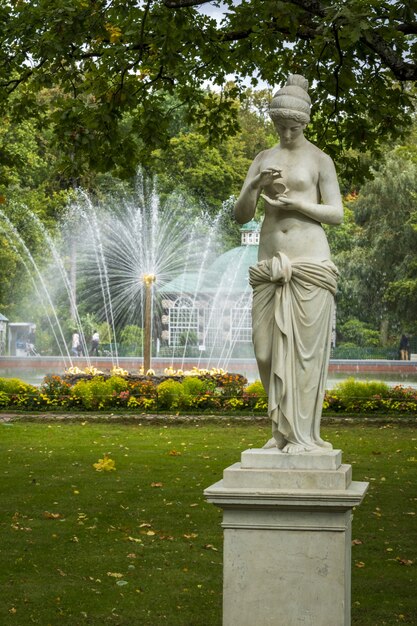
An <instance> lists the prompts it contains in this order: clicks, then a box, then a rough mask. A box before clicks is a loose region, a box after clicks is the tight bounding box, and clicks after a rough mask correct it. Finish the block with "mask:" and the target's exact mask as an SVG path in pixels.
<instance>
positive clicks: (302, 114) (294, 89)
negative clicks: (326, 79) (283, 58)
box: [269, 74, 311, 124]
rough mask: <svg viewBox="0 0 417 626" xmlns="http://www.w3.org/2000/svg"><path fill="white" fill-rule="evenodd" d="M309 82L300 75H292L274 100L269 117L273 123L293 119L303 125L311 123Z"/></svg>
mask: <svg viewBox="0 0 417 626" xmlns="http://www.w3.org/2000/svg"><path fill="white" fill-rule="evenodd" d="M307 89H308V80H307V79H306V78H304V76H300V75H299V74H290V75H289V76H288V79H287V82H286V84H285V86H284V87H282V89H279V90H278V91H277V92H276V94H275V95H274V97H273V98H272V102H271V105H270V107H269V115H270V117H271V119H272V121H273V122H277V121H279V120H281V119H292V120H295V121H297V122H299V123H301V124H308V122H309V121H310V108H311V100H310V96H309V95H308V92H307Z"/></svg>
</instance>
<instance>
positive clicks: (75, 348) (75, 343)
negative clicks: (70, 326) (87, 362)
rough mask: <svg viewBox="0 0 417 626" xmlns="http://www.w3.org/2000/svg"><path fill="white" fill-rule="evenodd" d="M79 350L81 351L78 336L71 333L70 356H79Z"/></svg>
mask: <svg viewBox="0 0 417 626" xmlns="http://www.w3.org/2000/svg"><path fill="white" fill-rule="evenodd" d="M80 349H81V343H80V335H79V334H78V333H77V332H75V333H73V335H72V340H71V354H72V356H80Z"/></svg>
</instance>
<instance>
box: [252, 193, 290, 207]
mask: <svg viewBox="0 0 417 626" xmlns="http://www.w3.org/2000/svg"><path fill="white" fill-rule="evenodd" d="M261 198H263V199H264V200H266V201H267V202H268V204H270V205H271V206H273V207H276V208H277V209H284V208H285V209H287V210H289V211H290V210H291V209H295V208H297V207H296V206H295V204H296V203H295V202H293V201H292V200H290V198H288V197H287V196H286V195H285V194H280V195H277V196H274V197H271V196H268V194H266V193H261ZM287 201H289V202H287ZM293 205H294V206H293Z"/></svg>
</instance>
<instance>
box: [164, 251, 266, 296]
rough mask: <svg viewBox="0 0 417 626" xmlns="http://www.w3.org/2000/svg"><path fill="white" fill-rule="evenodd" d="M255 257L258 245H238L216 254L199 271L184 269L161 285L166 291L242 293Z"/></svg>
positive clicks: (246, 284)
mask: <svg viewBox="0 0 417 626" xmlns="http://www.w3.org/2000/svg"><path fill="white" fill-rule="evenodd" d="M257 260H258V246H238V247H236V248H233V249H232V250H228V251H227V252H225V253H224V254H222V255H221V256H219V257H218V258H217V259H216V260H215V261H214V262H213V263H212V265H211V266H210V267H209V268H208V269H207V270H206V271H205V272H204V273H202V274H199V273H197V272H184V273H183V274H180V275H179V276H177V278H175V279H174V280H172V281H171V282H170V283H168V284H167V285H165V287H164V288H163V292H164V293H166V294H169V293H170V294H178V295H179V294H197V293H205V294H216V293H218V292H224V293H228V294H230V293H236V295H239V294H243V293H244V292H245V291H246V290H249V282H248V270H249V267H250V266H251V265H255V264H256V262H257Z"/></svg>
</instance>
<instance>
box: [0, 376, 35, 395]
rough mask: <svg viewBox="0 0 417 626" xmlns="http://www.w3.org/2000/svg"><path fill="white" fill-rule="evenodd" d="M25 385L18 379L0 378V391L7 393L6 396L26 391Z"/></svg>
mask: <svg viewBox="0 0 417 626" xmlns="http://www.w3.org/2000/svg"><path fill="white" fill-rule="evenodd" d="M29 386H31V385H27V384H26V383H24V382H23V381H21V380H19V379H18V378H0V391H3V392H4V393H7V394H8V395H10V396H11V395H13V394H18V393H20V392H22V391H23V390H25V391H26V390H27V387H29Z"/></svg>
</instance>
